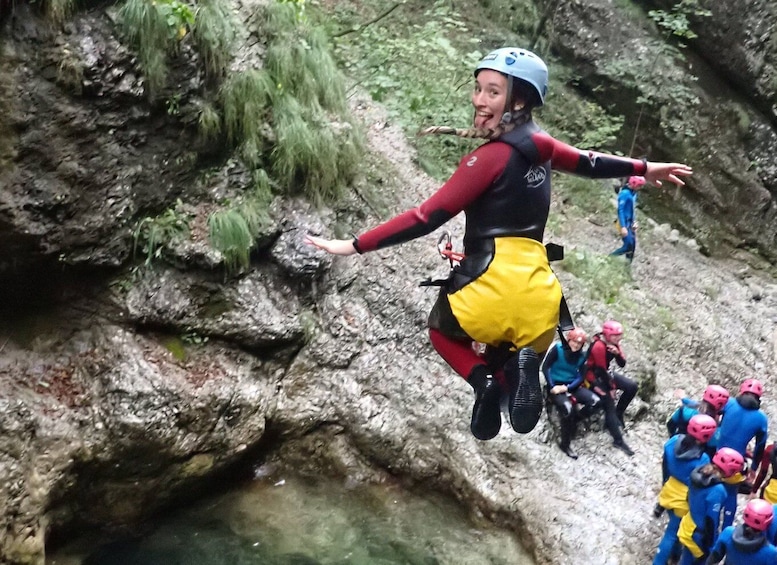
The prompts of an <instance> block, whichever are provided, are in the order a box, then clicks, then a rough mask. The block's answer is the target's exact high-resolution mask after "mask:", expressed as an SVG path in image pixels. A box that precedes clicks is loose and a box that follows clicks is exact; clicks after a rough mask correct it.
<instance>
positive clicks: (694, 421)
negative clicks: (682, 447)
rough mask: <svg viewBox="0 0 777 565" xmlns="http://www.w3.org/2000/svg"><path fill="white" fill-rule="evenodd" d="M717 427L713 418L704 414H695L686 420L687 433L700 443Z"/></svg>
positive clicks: (709, 436) (710, 435)
mask: <svg viewBox="0 0 777 565" xmlns="http://www.w3.org/2000/svg"><path fill="white" fill-rule="evenodd" d="M716 429H718V424H717V423H716V422H715V418H713V417H712V416H707V415H706V414H696V415H695V416H693V417H692V418H691V419H690V420H688V430H687V431H688V435H689V436H691V437H692V438H693V439H695V440H697V441H698V442H700V443H707V442H708V441H709V440H710V438H711V437H712V436H713V435H714V434H715V430H716Z"/></svg>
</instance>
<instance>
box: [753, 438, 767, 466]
mask: <svg viewBox="0 0 777 565" xmlns="http://www.w3.org/2000/svg"><path fill="white" fill-rule="evenodd" d="M764 449H766V433H765V432H763V431H760V432H758V433H757V434H755V451H754V452H753V462H752V463H751V465H753V466H756V465H758V462H759V461H760V460H761V458H762V457H763V455H764Z"/></svg>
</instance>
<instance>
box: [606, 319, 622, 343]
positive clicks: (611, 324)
mask: <svg viewBox="0 0 777 565" xmlns="http://www.w3.org/2000/svg"><path fill="white" fill-rule="evenodd" d="M602 333H603V334H604V337H605V339H610V337H612V336H614V335H621V334H623V326H622V325H621V324H620V322H616V321H615V320H607V321H606V322H605V323H604V324H602Z"/></svg>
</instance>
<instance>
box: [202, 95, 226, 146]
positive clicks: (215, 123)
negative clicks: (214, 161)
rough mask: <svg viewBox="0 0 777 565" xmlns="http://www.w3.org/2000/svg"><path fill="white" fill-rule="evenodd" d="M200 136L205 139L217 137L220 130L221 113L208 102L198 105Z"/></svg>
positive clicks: (211, 139)
mask: <svg viewBox="0 0 777 565" xmlns="http://www.w3.org/2000/svg"><path fill="white" fill-rule="evenodd" d="M197 125H198V127H199V133H200V137H201V138H202V139H203V140H205V141H214V140H216V139H218V137H219V136H220V135H221V132H222V125H221V114H219V112H218V110H216V108H215V107H214V106H213V105H212V104H209V103H207V102H206V103H203V104H202V105H201V106H200V116H199V118H198V120H197Z"/></svg>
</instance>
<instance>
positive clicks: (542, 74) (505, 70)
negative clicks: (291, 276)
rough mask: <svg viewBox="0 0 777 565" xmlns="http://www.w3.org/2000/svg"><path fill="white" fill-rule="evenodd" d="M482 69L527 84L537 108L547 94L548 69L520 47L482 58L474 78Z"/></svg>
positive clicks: (538, 59) (492, 53) (504, 48)
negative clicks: (533, 94)
mask: <svg viewBox="0 0 777 565" xmlns="http://www.w3.org/2000/svg"><path fill="white" fill-rule="evenodd" d="M483 69H490V70H492V71H498V72H500V73H502V74H505V75H507V76H508V77H513V78H516V79H518V80H522V81H523V82H526V83H528V84H529V85H530V86H531V87H532V88H533V90H534V91H535V92H536V93H537V99H538V100H539V106H542V105H543V104H544V103H545V95H546V94H547V92H548V67H547V66H546V65H545V63H544V62H543V60H542V59H540V58H539V57H538V56H537V55H535V54H534V53H532V52H531V51H528V50H526V49H521V48H520V47H503V48H501V49H496V50H494V51H491V53H489V54H488V55H486V56H485V57H483V58H482V59H481V60H480V62H479V63H478V66H477V67H476V68H475V76H477V74H478V72H480V71H482V70H483Z"/></svg>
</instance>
